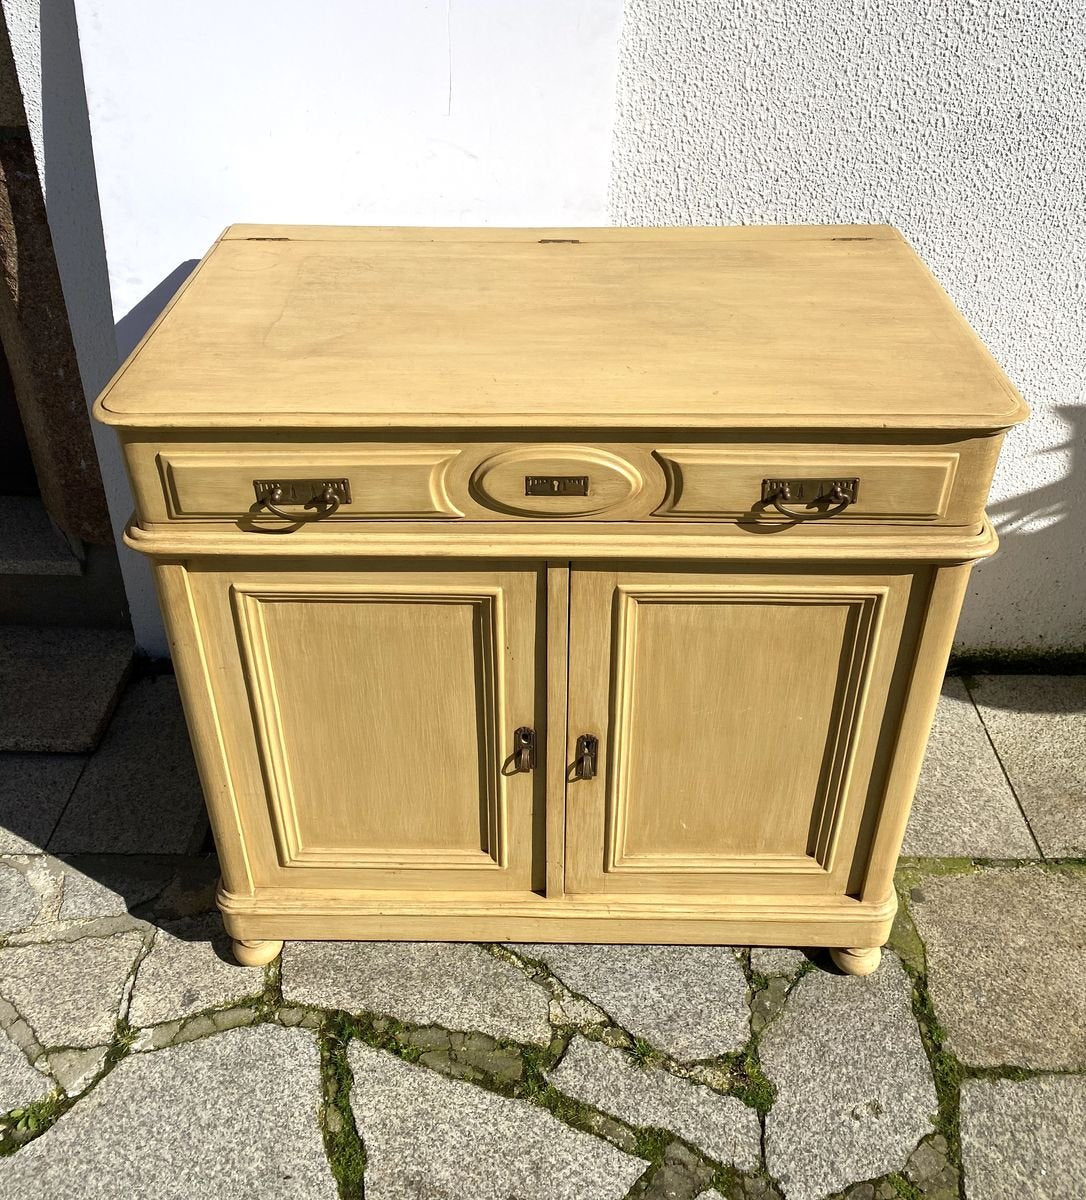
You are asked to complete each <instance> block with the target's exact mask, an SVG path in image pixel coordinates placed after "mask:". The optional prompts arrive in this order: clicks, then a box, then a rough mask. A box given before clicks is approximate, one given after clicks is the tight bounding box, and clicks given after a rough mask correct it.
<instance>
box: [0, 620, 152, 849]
mask: <svg viewBox="0 0 1086 1200" xmlns="http://www.w3.org/2000/svg"><path fill="white" fill-rule="evenodd" d="M134 651H135V646H134V644H133V641H132V635H131V633H127V632H121V631H118V630H112V629H59V628H58V629H33V628H29V627H25V626H17V625H5V626H2V627H0V679H2V680H3V681H4V685H3V687H2V688H0V750H4V751H23V752H31V753H45V754H52V753H63V754H83V753H86V752H87V751H90V750H93V749H94V748H95V746H96V745H97V744H98V739H99V738H100V737H101V735H102V730H103V729H104V728H105V725H106V723H107V722H108V720H109V716H110V713H111V712H112V710H113V706H114V704H115V703H116V700H117V693H118V691H119V690H120V688H121V686H122V684H123V682H124V678H125V676H126V675H127V673H128V669H129V666H130V665H131V662H132V655H133V653H134ZM16 832H18V831H16Z"/></svg>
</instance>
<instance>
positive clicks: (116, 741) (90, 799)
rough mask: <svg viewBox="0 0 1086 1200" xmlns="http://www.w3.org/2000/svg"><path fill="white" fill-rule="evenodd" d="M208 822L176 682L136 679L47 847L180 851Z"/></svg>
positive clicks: (191, 846) (192, 845)
mask: <svg viewBox="0 0 1086 1200" xmlns="http://www.w3.org/2000/svg"><path fill="white" fill-rule="evenodd" d="M206 829H207V818H206V816H205V813H204V803H203V793H202V792H201V791H200V784H199V781H198V779H197V777H196V765H195V763H194V762H193V758H192V750H191V748H190V746H189V739H188V733H187V732H186V729H185V719H184V716H183V714H182V712H181V702H180V700H179V699H178V695H177V684H176V682H175V681H174V680H173V679H172V678H171V677H170V676H168V675H162V676H158V677H157V678H148V679H141V680H139V681H138V682H136V683H135V684H133V685H132V686H131V687H130V688H129V689H128V691H127V692H126V693H125V694H124V696H123V697H122V699H121V702H120V704H119V705H118V706H117V711H116V713H115V714H114V717H113V721H112V723H111V724H110V726H109V729H108V731H107V732H106V736H105V738H104V739H103V741H102V744H101V746H100V747H99V749H98V753H97V754H95V755H94V756H93V757H92V758H91V759H90V761H89V762H88V763H87V769H86V770H85V771H84V772H83V774H82V776H81V777H80V779H79V782H78V783H77V784H76V787H75V791H74V793H73V794H72V798H71V801H70V802H69V804H68V807H67V808H66V809H65V810H64V815H63V816H62V817H61V819H60V823H59V824H58V825H57V828H56V831H55V832H54V834H53V836H52V838H51V839H50V842H49V849H50V851H51V852H53V853H55V854H60V853H68V854H93V853H106V854H186V853H190V852H192V851H194V850H195V849H197V848H198V846H199V843H201V842H202V841H203V839H204V834H205V831H206Z"/></svg>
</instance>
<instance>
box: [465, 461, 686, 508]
mask: <svg viewBox="0 0 1086 1200" xmlns="http://www.w3.org/2000/svg"><path fill="white" fill-rule="evenodd" d="M666 486H667V481H666V479H665V476H664V471H663V468H662V467H661V465H660V464H659V463H658V462H657V461H656V460H655V459H654V458H653V456H652V454H651V453H650V452H649V450H648V448H647V447H643V446H633V445H627V444H612V445H609V446H606V447H604V446H597V445H591V444H584V443H571V444H561V443H534V444H533V443H528V444H522V445H508V444H500V443H499V444H494V445H488V446H479V445H475V446H472V447H470V448H467V449H465V451H464V453H463V454H462V455H461V456H460V457H459V458H458V459H457V461H456V463H455V464H453V465H452V466H451V467H450V470H449V476H448V487H449V492H450V494H451V495H452V496H454V497H455V498H456V502H457V503H460V504H462V505H463V508H464V511H465V514H466V515H467V516H469V517H471V518H473V519H474V520H480V521H501V520H524V519H532V518H536V519H538V518H544V519H547V520H562V519H569V518H581V519H585V520H602V521H640V520H645V519H646V518H648V517H649V516H650V515H651V513H652V510H653V509H654V508H656V507H657V506H658V505H659V504H660V503H662V502H663V500H664V493H665V489H666Z"/></svg>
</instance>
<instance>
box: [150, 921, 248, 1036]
mask: <svg viewBox="0 0 1086 1200" xmlns="http://www.w3.org/2000/svg"><path fill="white" fill-rule="evenodd" d="M263 989H264V968H263V967H242V966H239V965H238V964H237V962H236V961H235V960H234V958H233V956H232V955H231V953H230V938H229V937H228V936H227V934H226V931H225V930H224V929H223V925H222V919H221V918H220V917H219V915H218V913H211V914H208V915H207V916H203V917H194V918H191V919H188V920H184V921H173V922H170V923H169V924H166V925H163V926H162V927H161V928H160V929H157V930H156V931H155V934H154V941H153V942H152V944H151V950H150V952H149V953H148V954H147V956H146V957H145V958H144V959H143V960H142V962H141V963H140V965H139V969H138V971H137V972H136V981H135V984H134V986H133V988H132V1001H131V1004H130V1006H129V1011H128V1020H129V1023H130V1024H132V1025H134V1026H136V1027H137V1028H144V1027H145V1026H148V1025H158V1024H161V1023H162V1022H165V1021H177V1020H180V1019H181V1018H183V1017H189V1016H191V1015H192V1014H193V1013H197V1012H201V1011H202V1010H204V1009H207V1008H223V1007H226V1006H227V1005H230V1004H236V1003H238V1002H240V1001H241V1000H242V999H244V998H245V997H249V996H253V995H255V994H256V993H258V992H261V991H263Z"/></svg>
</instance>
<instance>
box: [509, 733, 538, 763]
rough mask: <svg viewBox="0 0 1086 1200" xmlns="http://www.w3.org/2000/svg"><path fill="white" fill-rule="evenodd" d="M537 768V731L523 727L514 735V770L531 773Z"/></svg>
mask: <svg viewBox="0 0 1086 1200" xmlns="http://www.w3.org/2000/svg"><path fill="white" fill-rule="evenodd" d="M534 767H535V730H534V729H530V728H529V727H528V726H527V725H522V726H521V727H520V728H519V729H518V730H517V731H516V733H514V734H513V770H514V772H520V771H531V770H532V769H533V768H534Z"/></svg>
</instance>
